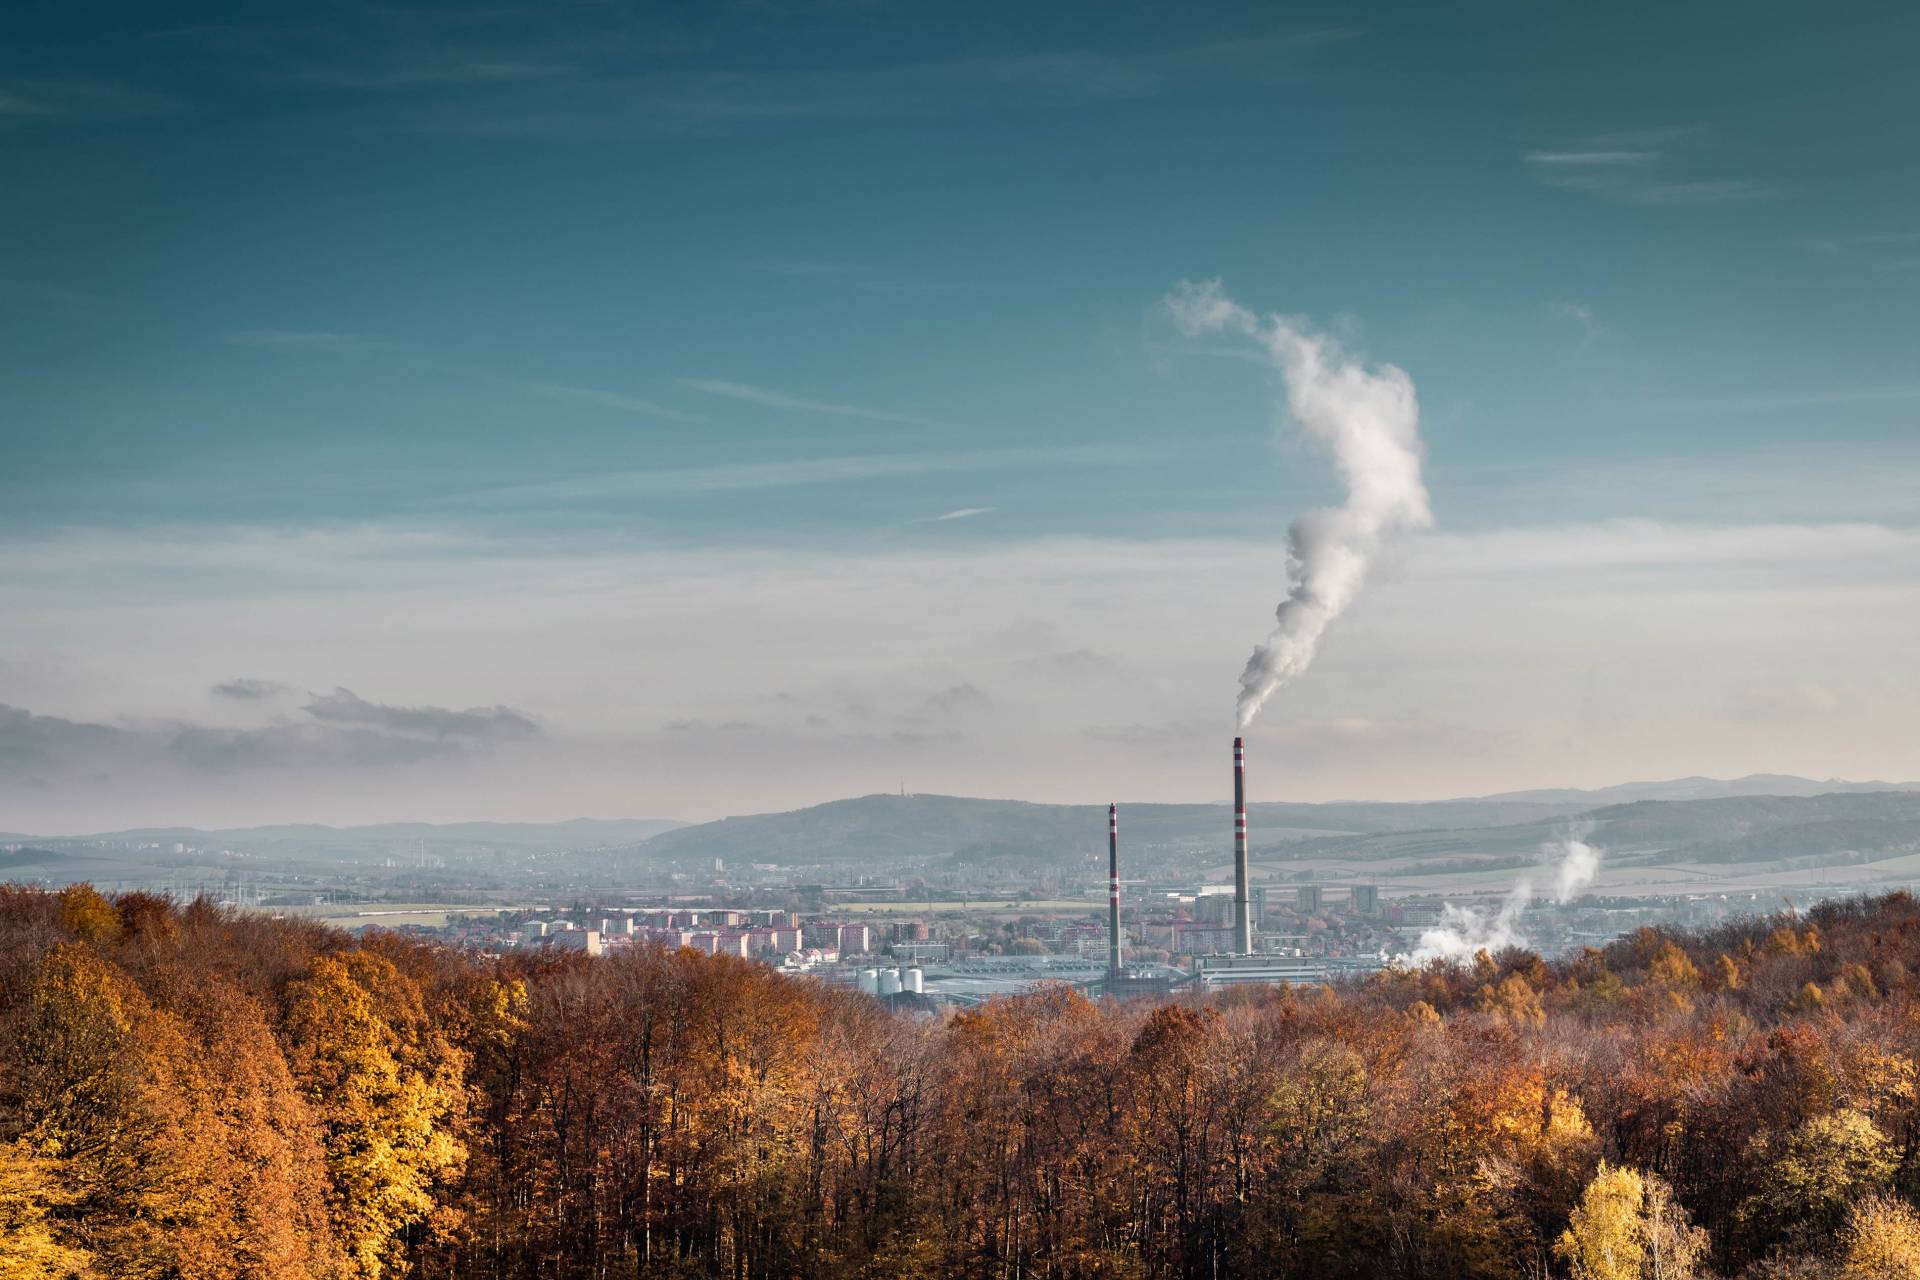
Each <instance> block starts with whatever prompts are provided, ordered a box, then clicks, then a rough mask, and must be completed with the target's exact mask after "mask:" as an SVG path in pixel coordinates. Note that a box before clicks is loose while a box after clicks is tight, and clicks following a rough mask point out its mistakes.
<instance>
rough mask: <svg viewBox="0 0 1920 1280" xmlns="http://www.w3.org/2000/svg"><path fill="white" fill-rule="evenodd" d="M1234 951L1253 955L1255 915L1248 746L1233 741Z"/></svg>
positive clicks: (1244, 742) (1243, 742)
mask: <svg viewBox="0 0 1920 1280" xmlns="http://www.w3.org/2000/svg"><path fill="white" fill-rule="evenodd" d="M1233 951H1234V954H1235V955H1242V956H1250V955H1252V954H1253V911H1252V907H1251V904H1250V903H1249V901H1248V898H1247V743H1246V739H1244V738H1235V739H1234V740H1233Z"/></svg>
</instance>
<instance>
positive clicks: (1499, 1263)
mask: <svg viewBox="0 0 1920 1280" xmlns="http://www.w3.org/2000/svg"><path fill="white" fill-rule="evenodd" d="M1916 975H1920V903H1916V902H1915V900H1914V899H1912V898H1911V897H1909V896H1907V895H1904V894H1899V895H1894V896H1891V897H1886V898H1881V899H1876V900H1870V901H1856V902H1849V903H1839V904H1828V905H1825V906H1822V907H1819V908H1817V909H1815V910H1813V911H1812V912H1809V913H1805V914H1800V915H1780V916H1776V917H1773V918H1768V919H1756V920H1752V921H1748V922H1744V923H1742V924H1739V925H1736V926H1731V927H1727V928H1723V929H1720V930H1717V931H1715V932H1713V933H1710V934H1706V935H1703V936H1689V935H1681V934H1669V933H1663V932H1655V931H1647V930H1643V931H1641V932H1639V933H1636V934H1633V935H1630V936H1628V937H1626V938H1623V939H1621V940H1619V941H1618V942H1616V943H1614V944H1613V945H1611V946H1609V947H1607V948H1606V949H1604V950H1589V951H1586V952H1585V953H1583V954H1580V955H1578V956H1576V957H1571V958H1568V959H1566V960H1563V961H1559V962H1552V963H1549V962H1546V961H1543V960H1542V959H1540V958H1539V957H1536V956H1534V955H1531V954H1527V953H1523V952H1517V951H1515V952H1507V953H1503V954H1500V955H1497V956H1486V955H1484V954H1483V955H1482V956H1480V957H1479V958H1478V959H1477V960H1476V962H1475V963H1474V964H1472V965H1470V966H1466V967H1457V968H1438V967H1436V968H1429V969H1425V970H1415V971H1407V970H1399V971H1389V972H1388V973H1385V974H1382V975H1379V976H1377V977H1376V978H1373V979H1371V980H1369V981H1368V982H1367V983H1365V984H1364V985H1361V986H1356V987H1351V988H1347V989H1336V990H1324V989H1318V988H1295V989H1260V990H1257V991H1247V990H1241V991H1236V992H1234V993H1232V994H1231V996H1230V997H1219V998H1215V999H1213V1000H1211V1001H1202V1000H1192V1001H1180V1002H1176V1003H1171V1004H1164V1005H1152V1004H1146V1003H1134V1004H1115V1003H1095V1002H1090V1001H1088V1000H1087V999H1085V998H1083V997H1081V996H1079V995H1077V994H1074V993H1072V992H1069V991H1067V990H1064V989H1062V990H1054V991H1045V992H1042V993H1040V994H1035V995H1031V996H1027V997H1023V998H1018V999H1007V1000H1002V1001H999V1002H996V1003H993V1004H989V1005H987V1006H985V1007H983V1008H980V1009H978V1010H974V1011H969V1012H964V1013H958V1014H954V1015H951V1016H947V1017H943V1018H935V1017H929V1016H924V1015H921V1016H897V1015H893V1014H890V1013H888V1012H887V1011H886V1010H885V1009H884V1008H883V1007H882V1006H881V1005H880V1004H879V1003H878V1002H876V1001H873V1000H871V999H869V998H867V997H865V996H861V995H859V994H857V993H853V992H848V991H841V990H835V989H830V988H827V987H825V986H822V985H820V984H817V983H811V982H807V981H798V980H792V979H787V978H783V977H781V976H780V975H778V974H777V973H775V972H774V971H772V970H771V969H768V968H766V967H763V966H758V965H754V964H750V963H747V962H744V961H736V960H729V959H726V958H719V957H710V956H706V955H699V954H695V953H693V952H687V951H683V952H670V951H665V950H659V949H655V950H652V951H638V952H636V953H633V954H631V955H625V956H621V957H618V958H608V959H598V958H596V959H589V958H586V957H584V956H581V955H578V954H572V955H562V954H554V955H539V956H525V957H522V956H515V957H512V958H508V959H500V960H493V959H481V958H476V957H473V956H470V955H463V954H460V953H457V952H454V951H450V950H447V949H443V948H436V947H431V946H423V945H417V944H415V943H412V942H409V941H406V940H403V939H401V938H398V937H396V936H394V935H390V934H383V933H379V932H373V933H369V934H367V935H365V936H363V937H360V938H358V939H356V938H355V937H353V936H351V935H348V934H344V933H339V932H334V931H330V930H327V929H324V928H321V927H317V926H312V925H307V924H302V923H296V922H291V921H286V920H271V919H267V918H264V917H259V916H248V915H237V914H232V913H229V912H225V911H222V910H220V909H217V908H215V907H213V906H211V905H208V904H205V903H195V904H191V905H185V906H181V905H177V904H174V903H170V902H168V901H166V900H163V899H160V898H156V897H150V896H145V895H140V894H131V895H125V896H121V897H117V898H108V897H104V896H102V895H101V894H99V893H96V892H95V891H94V890H92V889H90V888H87V887H84V886H76V887H74V888H70V889H67V890H65V891H63V892H60V893H58V894H48V893H42V892H38V891H29V890H16V889H6V890H0V1278H4V1280H28V1278H32V1280H65V1278H71V1277H88V1278H92V1277H101V1278H106V1277H112V1278H114V1280H121V1278H125V1280H163V1278H172V1277H179V1278H181V1280H216V1278H221V1280H225V1278H232V1280H239V1278H241V1277H248V1278H256V1277H257V1278H262V1280H294V1278H296V1277H303V1278H304V1277H312V1278H316V1280H317V1278H339V1280H346V1278H349V1277H352V1278H364V1280H373V1278H375V1277H397V1276H403V1275H404V1276H414V1277H421V1278H423V1280H425V1278H445V1280H467V1278H469V1277H471V1278H474V1280H478V1278H480V1277H488V1278H496V1280H506V1278H509V1277H514V1278H518V1277H529V1278H531V1277H594V1278H601V1277H642V1276H647V1277H652V1276H659V1277H669V1276H672V1277H681V1276H686V1277H692V1276H701V1277H732V1278H734V1280H761V1278H766V1280H774V1278H784V1277H794V1278H799V1277H869V1276H871V1277H882V1276H886V1277H893V1276H965V1277H981V1278H982V1280H985V1278H987V1277H998V1278H1004V1280H1014V1278H1015V1277H1035V1278H1039V1277H1060V1278H1063V1280H1064V1278H1067V1277H1182V1278H1192V1277H1209V1278H1213V1277H1235V1276H1238V1277H1303V1278H1304V1277H1356V1278H1358V1277H1376V1276H1385V1277H1408V1278H1411V1277H1514V1278H1520V1277H1547V1276H1573V1277H1592V1278H1595V1280H1602V1278H1604V1280H1616V1278H1627V1277H1663V1278H1668V1280H1677V1278H1679V1277H1687V1276H1749V1277H1763V1276H1764V1277H1780V1278H1783V1280H1784V1278H1786V1277H1798V1278H1803V1280H1811V1278H1813V1277H1836V1278H1838V1277H1848V1278H1857V1277H1879V1276H1920V1217H1917V1216H1916V1213H1915V1210H1914V1208H1913V1202H1914V1198H1915V1197H1916V1195H1920V1098H1917V1096H1916V1061H1917V1060H1920V978H1917V976H1916Z"/></svg>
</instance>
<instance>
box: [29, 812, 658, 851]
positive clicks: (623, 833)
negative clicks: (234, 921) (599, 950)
mask: <svg viewBox="0 0 1920 1280" xmlns="http://www.w3.org/2000/svg"><path fill="white" fill-rule="evenodd" d="M684 825H686V824H684V823H680V822H675V821H672V820H671V819H667V818H571V819H568V820H566V821H564V822H445V823H435V822H380V823H373V824H370V825H366V826H357V827H330V826H325V825H323V824H321V823H313V822H308V823H285V824H281V825H276V826H264V827H228V828H219V829H213V830H207V829H203V828H200V827H133V828H130V829H128V830H125V831H106V832H100V833H97V834H93V835H84V836H29V835H11V834H7V835H0V843H5V844H35V843H46V842H50V841H58V842H60V843H63V844H64V843H88V842H94V841H100V842H112V843H125V842H136V841H137V842H142V843H147V842H157V843H184V844H196V845H197V844H209V843H212V844H254V845H258V844H293V845H327V844H331V845H347V846H351V845H363V844H387V843H391V842H394V841H404V840H425V841H427V842H429V843H435V842H446V841H456V842H469V841H470V842H472V843H475V844H501V845H525V846H527V847H529V848H540V849H560V848H569V847H578V846H581V845H595V846H598V845H628V844H637V843H640V842H642V841H645V840H649V839H651V838H653V837H654V836H657V835H659V834H661V833H662V832H664V831H672V830H674V829H676V828H678V827H681V826H684Z"/></svg>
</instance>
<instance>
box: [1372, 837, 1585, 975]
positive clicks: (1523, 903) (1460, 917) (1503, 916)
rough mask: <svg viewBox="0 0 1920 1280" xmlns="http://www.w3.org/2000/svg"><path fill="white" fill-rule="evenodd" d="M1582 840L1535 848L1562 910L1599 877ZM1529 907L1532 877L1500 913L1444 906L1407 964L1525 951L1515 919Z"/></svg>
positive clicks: (1518, 885) (1518, 884)
mask: <svg viewBox="0 0 1920 1280" xmlns="http://www.w3.org/2000/svg"><path fill="white" fill-rule="evenodd" d="M1589 830H1590V829H1589ZM1587 834H1588V830H1581V831H1579V832H1578V833H1576V832H1573V831H1568V832H1566V833H1564V834H1563V835H1561V837H1560V838H1559V839H1558V840H1551V841H1548V842H1547V843H1546V844H1543V845H1541V846H1540V859H1541V864H1542V867H1543V869H1545V870H1547V871H1549V872H1550V873H1551V875H1552V878H1553V900H1554V901H1555V902H1557V903H1560V904H1562V905H1565V904H1566V903H1569V902H1572V901H1573V900H1574V899H1575V898H1576V897H1578V896H1579V894H1580V891H1581V890H1582V889H1585V888H1586V887H1587V886H1588V885H1590V884H1592V883H1593V878H1594V876H1596V875H1598V874H1599V873H1600V854H1601V851H1600V850H1599V849H1598V848H1596V847H1594V846H1593V845H1590V844H1588V843H1587V842H1586V840H1585V839H1584V837H1585V836H1586V835H1587ZM1532 903H1533V876H1531V875H1523V876H1521V877H1520V878H1519V879H1518V880H1515V881H1514V882H1513V887H1512V888H1511V889H1509V890H1507V896H1506V897H1505V898H1503V899H1501V901H1500V905H1499V907H1497V908H1496V909H1494V910H1492V911H1476V910H1474V909H1473V908H1471V907H1456V906H1455V905H1453V904H1452V903H1451V902H1449V903H1448V904H1447V906H1446V909H1445V910H1444V911H1443V912H1442V913H1441V917H1440V923H1439V924H1437V925H1435V926H1434V927H1433V928H1431V929H1428V930H1427V931H1426V932H1424V933H1422V934H1421V935H1420V945H1419V946H1417V947H1415V948H1414V949H1413V955H1412V956H1411V957H1410V958H1411V959H1412V961H1413V963H1415V964H1425V963H1426V962H1427V961H1429V960H1471V959H1473V957H1474V956H1475V954H1477V953H1478V952H1481V951H1485V952H1487V953H1488V954H1489V955H1491V954H1493V953H1494V952H1497V951H1500V950H1502V949H1504V948H1506V947H1524V946H1526V945H1527V938H1526V935H1525V934H1524V933H1522V932H1521V931H1520V918H1521V916H1522V915H1524V914H1525V912H1526V910H1527V908H1528V907H1529V906H1531V905H1532Z"/></svg>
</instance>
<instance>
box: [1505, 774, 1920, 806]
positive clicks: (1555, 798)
mask: <svg viewBox="0 0 1920 1280" xmlns="http://www.w3.org/2000/svg"><path fill="white" fill-rule="evenodd" d="M1862 791H1920V782H1847V781H1844V780H1843V779H1840V778H1828V779H1826V780H1825V781H1819V780H1816V779H1813V778H1800V777H1795V776H1794V775H1792V774H1787V773H1750V774H1747V775H1746V776H1745V777H1743V778H1729V779H1721V778H1703V777H1691V778H1674V779H1671V780H1669V781H1666V782H1622V783H1619V784H1617V785H1615V786H1611V787H1597V788H1595V789H1594V790H1592V791H1581V790H1579V789H1577V788H1572V787H1561V788H1546V789H1543V790H1537V791H1508V792H1502V793H1499V794H1496V795H1490V796H1482V797H1480V799H1482V800H1533V801H1540V802H1544V803H1554V802H1560V801H1569V802H1570V801H1577V800H1585V801H1587V802H1589V803H1595V802H1599V803H1605V802H1612V803H1617V804H1624V803H1627V802H1629V801H1633V800H1725V799H1729V798H1731V797H1735V796H1826V795H1840V794H1844V793H1850V792H1862Z"/></svg>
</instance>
